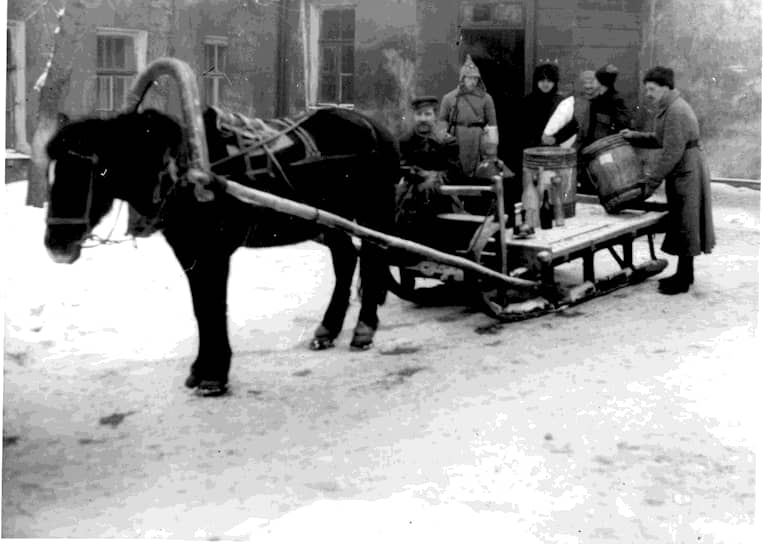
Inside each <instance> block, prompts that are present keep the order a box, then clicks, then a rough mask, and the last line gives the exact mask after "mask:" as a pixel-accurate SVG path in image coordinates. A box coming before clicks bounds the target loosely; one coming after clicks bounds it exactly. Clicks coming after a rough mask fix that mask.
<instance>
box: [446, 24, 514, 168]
mask: <svg viewBox="0 0 769 544" xmlns="http://www.w3.org/2000/svg"><path fill="white" fill-rule="evenodd" d="M460 32H461V34H460V36H461V41H460V46H459V64H460V66H461V65H462V64H463V63H464V61H465V58H466V57H467V55H468V54H469V55H470V56H471V57H472V59H473V62H474V63H475V65H476V66H478V69H479V70H480V72H481V78H482V79H483V83H484V85H485V86H486V90H487V91H488V93H489V94H490V95H491V97H492V98H493V99H494V107H495V109H496V112H497V124H498V125H499V149H498V154H499V157H500V158H501V159H502V160H503V161H504V163H505V164H507V165H508V166H509V167H510V168H511V169H512V170H513V171H514V172H517V171H518V170H519V169H520V168H519V163H520V162H521V158H520V157H519V155H520V151H518V148H519V147H520V145H519V143H518V136H517V133H518V131H517V127H516V117H517V113H518V112H517V109H518V108H519V107H520V104H521V99H522V98H523V95H524V93H525V89H524V81H525V59H524V31H523V29H516V28H499V27H495V28H472V29H466V28H463V29H462V30H461V31H460Z"/></svg>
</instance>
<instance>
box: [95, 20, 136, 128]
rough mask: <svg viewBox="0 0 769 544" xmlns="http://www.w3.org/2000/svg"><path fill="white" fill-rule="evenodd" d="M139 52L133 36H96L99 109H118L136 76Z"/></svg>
mask: <svg viewBox="0 0 769 544" xmlns="http://www.w3.org/2000/svg"><path fill="white" fill-rule="evenodd" d="M136 69H137V68H136V54H135V52H134V40H133V38H132V37H131V36H118V35H99V36H97V37H96V111H98V112H100V113H108V112H115V111H119V110H120V109H121V108H122V107H123V106H124V105H125V103H126V99H127V98H128V92H129V91H130V90H131V83H132V82H133V80H134V78H135V77H136Z"/></svg>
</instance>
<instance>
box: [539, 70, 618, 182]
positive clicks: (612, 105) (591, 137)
mask: <svg viewBox="0 0 769 544" xmlns="http://www.w3.org/2000/svg"><path fill="white" fill-rule="evenodd" d="M618 73H619V70H618V69H617V67H616V66H614V65H613V64H606V65H604V66H602V67H600V68H599V69H598V70H596V71H592V70H585V71H584V72H582V74H581V80H582V93H581V95H580V96H575V97H570V98H567V99H565V100H563V101H562V102H561V103H560V104H559V105H558V107H557V108H556V110H555V112H553V115H552V116H551V117H550V120H549V121H548V123H547V125H546V126H545V130H544V131H543V136H542V142H543V143H545V144H546V145H556V144H558V145H562V146H563V147H573V148H575V149H577V151H578V152H579V151H581V150H582V149H584V148H585V147H587V146H589V145H590V144H592V143H593V142H595V141H596V140H599V139H601V138H604V137H606V136H610V135H612V134H617V133H619V132H620V131H621V130H622V129H625V128H628V127H629V126H630V120H631V117H630V110H629V109H628V107H627V106H626V105H625V101H624V100H623V99H622V97H621V96H620V95H619V94H618V93H617V91H616V89H615V88H614V83H615V81H616V80H617V75H618ZM578 187H579V190H580V192H583V193H593V192H595V189H594V187H593V185H592V183H591V182H590V181H589V179H588V178H587V175H586V171H585V168H584V165H581V166H580V171H579V174H578Z"/></svg>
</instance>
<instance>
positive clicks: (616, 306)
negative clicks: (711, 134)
mask: <svg viewBox="0 0 769 544" xmlns="http://www.w3.org/2000/svg"><path fill="white" fill-rule="evenodd" d="M25 191H26V184H25V183H12V184H9V185H6V187H5V194H4V197H5V198H4V202H3V226H2V231H3V242H2V243H3V255H4V259H3V264H2V267H3V273H4V274H3V275H4V277H5V283H4V289H3V293H2V297H3V300H2V303H3V308H4V311H5V327H4V334H5V362H4V363H5V364H4V376H5V380H4V387H5V393H6V395H5V397H4V431H3V433H4V434H3V436H4V439H6V438H8V439H9V440H10V438H11V437H14V440H17V442H16V443H15V444H13V443H11V442H9V443H7V444H5V445H4V454H5V458H4V461H5V463H4V469H3V471H4V472H3V484H4V487H3V491H4V493H3V511H4V515H3V532H4V536H38V537H41V536H44V537H103V538H113V537H121V538H174V539H176V538H191V539H210V538H224V539H230V538H231V539H235V540H243V539H251V540H259V541H266V542H294V541H325V540H329V539H331V538H333V539H334V541H335V542H337V541H342V542H347V541H350V542H352V541H355V542H393V541H398V540H400V541H405V542H409V541H416V540H420V541H444V540H448V541H455V540H464V541H489V542H502V541H504V542H510V541H512V542H521V543H529V542H531V543H543V542H547V543H551V542H555V543H561V542H562V543H570V544H571V543H577V542H594V541H608V540H617V541H621V542H636V541H655V542H670V541H676V542H677V541H681V542H683V541H687V542H688V541H691V542H723V543H729V544H733V543H741V542H745V543H747V542H750V541H751V540H750V537H751V536H752V533H751V531H752V524H753V520H754V519H758V514H757V513H756V510H755V508H756V503H755V498H754V496H755V491H756V484H755V476H756V473H755V464H756V454H757V453H758V452H760V451H761V444H760V443H759V441H760V438H761V437H762V435H763V434H765V433H764V432H763V428H764V427H765V423H764V422H763V414H765V413H766V412H765V407H764V406H763V403H764V397H765V394H764V393H763V391H762V388H763V384H764V383H765V381H763V380H761V379H760V377H759V375H758V369H760V368H762V367H763V365H765V361H764V359H765V357H764V356H763V354H762V352H761V349H762V342H761V337H760V336H758V335H757V334H756V331H757V328H756V327H757V315H756V314H757V309H758V302H757V273H758V242H759V230H760V228H761V225H760V217H759V213H758V205H757V203H755V202H754V201H753V200H752V199H751V198H752V195H755V193H753V192H752V191H750V190H749V189H737V188H731V187H723V186H721V187H717V188H716V187H715V186H714V196H715V201H716V207H717V210H716V228H717V234H718V236H719V240H718V243H719V246H717V249H716V252H715V253H714V254H713V255H711V256H704V257H701V258H698V260H697V261H696V267H697V268H696V274H697V283H696V284H695V288H694V290H693V292H691V293H688V294H687V295H683V296H680V297H677V298H675V297H674V298H675V300H673V299H670V298H666V297H662V296H660V295H659V294H657V293H656V291H655V288H654V282H653V281H650V282H647V284H644V285H641V286H636V287H633V288H627V290H624V292H622V293H619V294H617V295H616V297H615V298H613V299H612V298H608V299H604V300H602V301H601V300H599V301H595V302H591V303H587V304H585V305H583V306H580V307H579V310H578V311H579V312H580V313H579V314H575V315H573V316H572V317H568V316H566V317H564V316H561V317H557V316H550V317H546V318H542V319H536V320H531V321H527V322H523V323H519V324H515V325H510V326H506V327H502V328H501V329H499V330H498V331H497V332H496V333H495V335H494V336H483V335H480V334H475V333H474V332H473V331H474V330H475V329H476V328H478V327H481V326H483V325H486V324H488V318H485V317H484V316H482V315H481V314H477V313H474V312H469V311H467V310H466V309H464V308H457V307H439V308H414V307H413V306H411V305H409V304H406V303H404V302H402V301H400V300H398V299H396V298H395V297H394V296H392V295H391V296H390V298H389V300H388V303H387V305H386V306H385V307H384V308H383V309H382V322H383V326H382V328H381V330H380V332H379V333H378V336H377V347H376V348H375V349H374V350H372V351H371V352H368V353H362V354H352V353H350V352H349V351H347V350H346V349H345V346H344V343H345V342H347V341H348V340H349V332H350V329H351V326H352V323H353V322H354V319H355V317H356V313H357V307H356V304H355V303H354V304H353V306H352V307H351V308H350V315H349V316H348V320H347V322H346V327H345V333H344V334H345V336H344V338H340V346H339V347H338V348H337V349H336V350H332V351H330V352H326V353H324V354H316V353H311V352H309V351H307V350H306V349H305V348H304V346H305V344H306V342H307V341H308V340H309V339H310V337H311V334H312V330H313V328H314V327H315V326H316V324H317V320H318V319H319V318H320V316H321V315H322V311H323V309H324V306H325V303H326V302H327V300H328V295H329V293H330V290H331V288H332V286H333V275H332V273H331V270H330V259H329V258H328V255H327V252H326V251H325V249H324V248H322V247H320V246H317V245H316V244H312V243H305V244H299V245H297V246H293V247H290V248H278V249H269V250H258V251H245V250H239V251H238V252H237V253H236V254H235V256H234V257H233V266H232V276H231V279H230V299H229V304H230V324H231V325H230V334H231V340H232V344H233V349H234V351H235V361H234V366H233V391H234V392H233V395H232V396H230V397H227V398H222V399H215V400H213V402H211V400H212V399H195V398H194V397H191V396H190V394H189V392H188V391H186V390H184V389H183V388H182V386H181V382H182V380H183V379H184V376H185V371H186V368H187V365H188V364H189V363H190V361H191V359H192V358H193V357H194V355H195V350H196V331H195V322H194V319H193V316H192V310H191V302H190V298H189V293H188V291H187V285H186V280H185V278H184V275H183V273H182V271H181V269H180V267H179V266H178V264H177V262H176V261H175V259H174V257H173V255H172V252H171V250H170V248H169V247H168V246H167V245H166V244H165V242H164V240H163V239H162V237H161V236H159V235H155V236H153V237H151V238H148V239H140V240H137V241H136V242H135V243H134V242H132V241H130V240H127V241H123V240H124V238H123V230H124V227H125V214H126V210H125V208H118V207H116V208H115V209H114V210H113V212H112V213H111V215H110V216H109V217H108V218H107V219H106V220H105V221H104V222H103V223H102V225H100V226H99V227H98V229H97V233H98V234H99V235H100V236H102V237H107V236H108V235H109V233H110V232H112V238H113V239H115V240H117V241H120V243H114V244H106V245H101V246H98V247H95V248H92V249H87V250H85V251H84V252H83V256H82V257H81V260H80V261H79V262H77V263H75V264H74V265H57V264H54V263H53V262H52V261H51V260H50V259H49V257H48V255H47V254H46V252H45V249H44V247H43V244H42V239H43V232H44V211H43V210H40V209H34V208H28V207H25V206H23V202H24V196H25ZM113 228H114V230H113ZM620 301H622V303H621V304H620V303H619V302H620ZM404 347H410V348H412V349H411V350H407V349H403V348H404ZM398 349H400V350H401V354H398V355H387V353H388V352H389V351H397V350H398ZM404 367H408V368H411V369H414V368H419V369H420V371H418V372H415V373H413V375H411V376H410V377H409V378H408V379H404V380H395V379H394V378H393V375H394V373H395V372H397V371H399V370H401V369H403V368H404ZM115 413H119V414H123V415H124V418H123V419H122V421H123V422H122V423H120V425H119V426H117V425H116V426H115V427H114V428H113V427H108V426H105V425H99V424H98V420H99V419H100V418H104V417H105V416H108V415H110V414H115ZM543 437H544V438H543ZM4 442H5V440H4ZM698 538H701V540H698Z"/></svg>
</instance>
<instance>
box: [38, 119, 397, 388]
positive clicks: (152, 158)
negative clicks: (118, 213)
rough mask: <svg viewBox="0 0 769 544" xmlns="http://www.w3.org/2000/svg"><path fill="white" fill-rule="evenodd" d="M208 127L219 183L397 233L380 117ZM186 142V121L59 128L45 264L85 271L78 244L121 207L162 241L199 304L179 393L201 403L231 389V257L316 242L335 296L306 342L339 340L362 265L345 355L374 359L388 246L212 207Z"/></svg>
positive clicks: (254, 211) (254, 210)
mask: <svg viewBox="0 0 769 544" xmlns="http://www.w3.org/2000/svg"><path fill="white" fill-rule="evenodd" d="M257 121H258V122H257ZM203 125H204V127H205V140H206V142H207V147H208V152H209V157H210V164H211V166H210V169H211V171H212V172H213V174H214V175H215V176H224V177H226V178H227V179H230V180H232V181H236V182H240V183H243V184H245V185H249V186H251V187H253V188H257V189H261V190H265V191H268V192H271V193H273V194H277V195H280V196H284V197H288V198H290V199H293V200H296V201H299V202H302V203H305V204H309V205H311V206H314V207H317V208H319V209H324V210H328V211H330V212H332V213H335V214H338V215H341V216H343V217H346V218H349V219H352V220H354V221H356V222H358V223H359V224H361V225H364V226H367V227H370V228H373V229H376V230H379V231H382V232H390V231H392V227H393V222H394V213H395V212H394V202H395V186H396V184H397V182H398V179H399V176H400V171H399V166H400V156H399V152H398V143H397V141H396V140H395V138H394V137H393V136H392V134H391V133H390V132H389V131H388V130H387V129H386V128H385V127H384V126H383V125H381V124H380V123H378V122H377V121H375V120H374V119H372V118H370V117H368V116H366V115H364V114H362V113H359V112H356V111H354V110H348V109H342V108H323V109H318V110H316V111H314V112H310V113H306V114H304V115H302V116H301V117H297V118H295V119H292V120H285V119H283V120H272V121H260V120H249V119H246V118H244V117H243V116H241V115H239V114H227V113H226V112H222V111H220V110H214V109H211V108H209V109H207V110H206V112H205V114H204V115H203ZM260 131H262V132H260ZM265 131H266V132H265ZM183 136H184V133H183V130H182V126H181V125H180V123H179V122H177V121H176V120H175V119H174V118H172V117H170V116H169V115H166V114H164V113H161V112H159V111H156V110H152V109H147V110H143V111H141V112H139V111H136V112H128V113H121V114H117V115H116V116H114V117H111V118H106V119H104V118H84V119H80V120H74V121H70V122H69V123H68V124H66V125H65V126H63V127H61V128H60V129H59V130H58V132H57V133H56V134H55V135H54V136H53V137H52V138H51V140H50V141H49V143H48V144H47V146H46V151H47V155H48V160H49V165H48V184H49V204H48V209H47V217H46V231H45V246H46V248H47V250H48V253H49V255H50V257H51V258H52V259H53V260H54V261H55V262H59V263H74V262H75V261H77V259H78V257H79V256H80V252H81V247H82V244H83V242H84V241H85V240H86V239H87V237H88V236H89V234H90V232H91V231H92V229H93V227H94V226H95V225H97V224H98V223H99V222H100V220H102V219H103V218H104V216H105V215H106V214H107V213H108V212H109V211H110V209H111V206H112V205H113V202H114V201H115V200H116V199H118V200H123V201H125V202H127V203H128V204H129V205H130V206H131V207H132V209H133V210H135V211H136V213H138V214H140V216H142V218H145V219H146V220H147V223H148V224H149V225H151V226H152V230H159V231H161V232H162V234H163V236H164V237H165V240H166V241H167V243H168V244H169V245H170V246H171V248H172V250H173V252H174V255H175V256H176V259H177V260H178V262H179V264H180V265H181V267H182V269H183V270H184V273H185V275H186V277H187V280H188V283H189V288H190V293H191V295H192V303H193V310H194V314H195V318H196V320H197V327H198V353H197V357H196V358H195V360H194V362H193V363H192V365H191V367H190V372H189V376H188V377H187V379H186V380H185V385H186V387H188V388H191V389H193V390H194V393H195V394H197V395H199V396H219V395H222V394H225V393H227V391H228V379H229V370H230V364H231V359H232V349H231V347H230V343H229V337H228V329H227V278H228V275H229V266H230V257H231V256H232V254H233V252H234V251H235V250H236V249H237V248H239V247H248V248H258V247H271V246H279V245H288V244H294V243H299V242H302V241H306V240H311V239H315V240H317V241H320V242H321V243H323V244H325V245H326V246H327V247H328V248H329V250H330V252H331V259H332V263H333V268H334V273H335V285H334V289H333V293H332V295H331V299H330V301H329V303H328V307H327V309H326V311H325V313H324V315H323V318H322V320H321V322H320V324H319V325H318V327H317V328H316V330H315V332H314V337H313V339H312V341H311V342H310V346H309V347H310V348H311V349H314V350H323V349H327V348H331V347H333V346H334V343H335V340H336V339H337V337H338V335H339V334H340V333H341V330H342V326H343V322H344V318H345V314H346V312H347V310H348V306H349V303H350V296H351V286H352V280H353V274H354V271H355V267H356V264H357V263H358V261H360V287H359V290H360V300H361V307H360V313H359V316H358V321H357V324H356V326H355V329H354V331H353V335H352V340H351V342H350V348H351V349H357V350H362V349H367V348H369V347H370V346H371V345H372V343H373V338H374V333H375V331H376V329H377V326H378V324H379V318H378V315H377V311H378V306H380V305H382V304H383V303H384V300H385V296H386V294H387V290H388V289H387V285H388V282H389V271H388V264H387V256H386V251H385V250H384V248H382V247H377V246H376V245H374V244H372V243H369V242H366V241H363V242H362V244H361V248H360V251H358V250H357V249H356V246H355V244H354V243H353V241H352V239H351V237H350V235H348V234H347V233H345V232H342V231H340V230H336V229H331V228H327V227H322V226H320V225H318V224H317V223H315V222H313V221H310V220H307V219H301V218H298V217H294V216H291V215H287V214H283V213H280V212H277V211H274V210H271V209H268V208H258V207H254V206H252V205H248V204H245V203H243V202H241V201H240V200H238V199H236V198H234V197H233V196H231V195H229V194H227V193H225V192H223V190H221V188H220V189H219V190H217V189H216V185H215V184H211V187H213V189H212V191H213V192H214V196H215V197H214V199H213V200H212V201H201V200H205V199H200V198H196V194H195V190H193V189H196V188H197V187H196V186H195V185H194V184H192V183H189V182H188V181H187V180H186V178H184V176H182V175H180V173H182V172H184V171H185V168H186V167H187V162H186V161H187V158H188V157H189V153H188V152H189V149H188V148H189V146H188V145H187V144H186V143H185V138H184V137H183ZM260 141H263V143H260ZM267 141H269V145H268V144H267V143H266V142H267ZM244 142H245V145H244ZM273 144H277V145H273ZM244 147H245V148H246V150H247V151H248V153H244V152H243V148H244Z"/></svg>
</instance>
